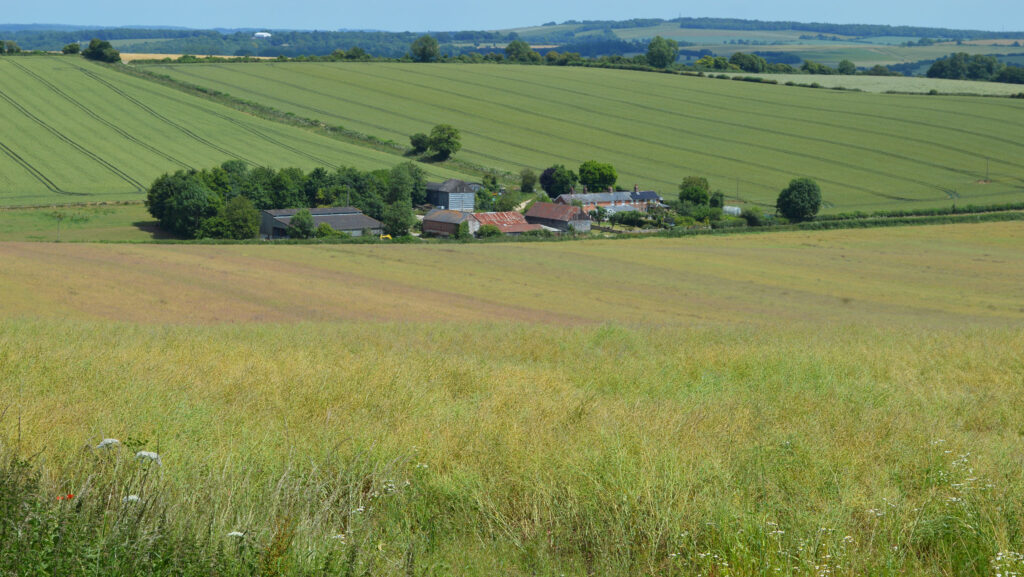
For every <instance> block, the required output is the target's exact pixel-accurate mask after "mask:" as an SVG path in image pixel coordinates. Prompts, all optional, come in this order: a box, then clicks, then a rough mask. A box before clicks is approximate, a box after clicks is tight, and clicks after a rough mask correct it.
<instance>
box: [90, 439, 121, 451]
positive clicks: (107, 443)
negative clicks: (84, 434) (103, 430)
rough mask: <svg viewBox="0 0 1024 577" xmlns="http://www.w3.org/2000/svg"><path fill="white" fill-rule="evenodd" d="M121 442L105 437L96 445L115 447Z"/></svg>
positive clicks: (103, 447) (98, 446)
mask: <svg viewBox="0 0 1024 577" xmlns="http://www.w3.org/2000/svg"><path fill="white" fill-rule="evenodd" d="M120 444H121V441H118V440H117V439H103V440H102V441H100V444H99V445H96V448H97V449H113V448H114V447H116V446H118V445H120Z"/></svg>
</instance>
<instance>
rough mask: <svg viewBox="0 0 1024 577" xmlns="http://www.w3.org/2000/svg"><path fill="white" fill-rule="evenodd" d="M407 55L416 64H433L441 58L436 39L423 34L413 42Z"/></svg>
mask: <svg viewBox="0 0 1024 577" xmlns="http://www.w3.org/2000/svg"><path fill="white" fill-rule="evenodd" d="M409 53H410V54H412V59H413V60H414V61H416V62H433V61H435V60H437V59H438V58H440V57H441V47H440V46H438V44H437V38H434V37H433V36H430V35H429V34H424V35H423V36H420V37H419V38H417V39H416V40H414V41H413V43H412V46H411V47H410V48H409Z"/></svg>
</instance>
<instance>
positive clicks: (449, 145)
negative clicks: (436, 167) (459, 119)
mask: <svg viewBox="0 0 1024 577" xmlns="http://www.w3.org/2000/svg"><path fill="white" fill-rule="evenodd" d="M460 148H462V142H461V136H460V134H459V129H458V128H455V127H454V126H452V125H450V124H438V125H437V126H435V127H434V128H432V129H431V130H430V149H431V150H433V151H434V156H435V157H436V158H437V159H438V160H446V159H448V158H449V157H450V156H451V155H453V154H455V153H456V152H458V151H459V149H460Z"/></svg>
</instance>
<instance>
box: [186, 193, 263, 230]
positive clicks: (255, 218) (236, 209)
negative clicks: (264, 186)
mask: <svg viewBox="0 0 1024 577" xmlns="http://www.w3.org/2000/svg"><path fill="white" fill-rule="evenodd" d="M259 232H260V213H259V211H258V210H256V207H255V206H254V205H253V204H252V201H251V200H249V199H248V198H246V197H244V196H236V197H234V198H232V199H231V200H229V201H227V203H225V204H224V206H223V207H222V208H221V209H220V211H218V212H217V216H214V217H212V218H208V219H206V220H205V221H204V222H203V224H202V227H201V230H200V233H199V235H200V236H202V237H204V238H230V239H235V240H246V239H250V238H256V235H257V234H259Z"/></svg>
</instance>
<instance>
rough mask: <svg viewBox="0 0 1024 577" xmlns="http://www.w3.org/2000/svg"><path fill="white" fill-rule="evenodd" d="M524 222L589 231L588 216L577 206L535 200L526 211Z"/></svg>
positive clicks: (566, 229) (565, 229) (563, 230)
mask: <svg viewBox="0 0 1024 577" xmlns="http://www.w3.org/2000/svg"><path fill="white" fill-rule="evenodd" d="M526 222H528V223H530V224H539V225H541V226H546V227H549V228H553V229H556V230H560V231H562V232H568V231H569V230H570V229H571V230H575V231H576V232H590V217H589V216H587V213H586V212H584V210H583V209H582V208H580V207H578V206H571V205H568V204H555V203H551V202H536V203H534V204H533V206H531V207H530V210H528V211H526Z"/></svg>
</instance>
